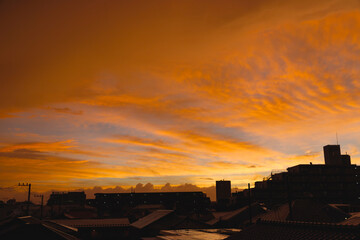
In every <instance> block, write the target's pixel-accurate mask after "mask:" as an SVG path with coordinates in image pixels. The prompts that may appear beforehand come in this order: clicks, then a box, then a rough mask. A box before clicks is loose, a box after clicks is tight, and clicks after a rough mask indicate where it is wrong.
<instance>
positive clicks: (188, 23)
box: [0, 0, 360, 194]
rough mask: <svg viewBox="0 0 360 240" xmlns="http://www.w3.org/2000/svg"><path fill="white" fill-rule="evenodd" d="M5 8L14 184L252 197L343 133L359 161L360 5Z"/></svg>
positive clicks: (1, 27)
mask: <svg viewBox="0 0 360 240" xmlns="http://www.w3.org/2000/svg"><path fill="white" fill-rule="evenodd" d="M0 6H1V7H0V33H1V34H0V46H1V47H0V48H1V55H0V83H1V88H0V169H1V172H2V174H1V176H0V185H1V187H3V188H4V189H8V188H7V187H8V186H13V185H14V184H16V183H17V182H19V181H20V182H24V181H28V182H32V183H33V186H34V189H35V191H47V190H50V189H55V188H57V189H63V190H69V189H75V188H82V189H89V188H92V187H93V186H101V187H102V188H101V189H99V188H96V189H95V188H94V189H95V190H96V191H97V190H104V189H105V188H106V189H112V190H114V189H115V187H114V186H122V187H123V188H121V187H118V188H116V189H117V190H119V191H127V189H129V188H130V187H131V186H133V187H135V188H138V189H142V190H144V191H145V190H146V191H153V190H154V189H162V190H166V189H168V190H169V191H170V190H173V189H178V190H181V189H193V190H196V189H204V188H213V185H214V182H215V180H217V179H224V178H226V179H230V180H232V183H233V185H234V186H235V187H239V188H242V187H245V186H246V185H247V183H248V182H250V183H253V182H254V181H256V180H259V179H262V178H263V177H265V176H267V175H269V174H270V172H271V171H272V170H274V169H286V168H287V167H289V166H292V165H295V164H300V163H308V162H313V163H322V162H323V159H322V152H321V150H322V146H323V145H326V144H331V143H335V142H336V133H338V136H339V143H340V144H341V145H342V149H343V152H348V153H349V154H351V156H352V162H353V163H360V158H359V156H360V154H359V151H358V149H359V144H360V140H359V139H360V138H359V135H360V126H359V122H360V114H359V109H360V99H359V97H358V96H359V94H360V83H359V79H360V68H359V62H360V5H359V1H355V0H354V1H351V0H349V1H343V0H331V1H316V2H314V1H307V0H305V1H265V0H264V1H235V0H234V1H233V0H229V1H226V2H223V1H210V2H209V1H202V0H200V1H187V0H185V1H166V2H164V1H155V2H147V1H120V2H119V1H106V2H101V1H99V2H92V3H89V2H87V1H76V2H48V3H43V2H39V1H31V2H26V1H20V2H13V1H1V3H0ZM139 182H149V183H151V184H146V185H136V184H138V183H139ZM168 182H170V183H171V184H172V185H171V186H170V185H165V186H164V184H166V183H168ZM186 183H188V184H189V185H186ZM195 185H196V186H195ZM161 186H164V187H161ZM177 186H178V187H177ZM184 186H185V187H184ZM37 188H38V189H37ZM95 190H94V191H95ZM4 191H5V190H4ZM4 191H2V192H4ZM109 191H110V190H109ZM204 191H205V190H204ZM209 191H210V190H209ZM1 194H2V193H1Z"/></svg>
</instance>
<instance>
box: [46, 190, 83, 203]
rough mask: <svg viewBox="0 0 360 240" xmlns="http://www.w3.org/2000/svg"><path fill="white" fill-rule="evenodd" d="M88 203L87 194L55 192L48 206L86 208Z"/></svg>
mask: <svg viewBox="0 0 360 240" xmlns="http://www.w3.org/2000/svg"><path fill="white" fill-rule="evenodd" d="M85 201H86V194H85V192H53V193H52V194H51V195H50V198H49V200H48V202H47V205H49V206H51V205H79V206H84V205H85Z"/></svg>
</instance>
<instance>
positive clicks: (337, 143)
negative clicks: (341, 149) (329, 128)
mask: <svg viewBox="0 0 360 240" xmlns="http://www.w3.org/2000/svg"><path fill="white" fill-rule="evenodd" d="M336 145H339V139H338V134H337V132H336Z"/></svg>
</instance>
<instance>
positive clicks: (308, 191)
mask: <svg viewBox="0 0 360 240" xmlns="http://www.w3.org/2000/svg"><path fill="white" fill-rule="evenodd" d="M324 158H325V164H300V165H297V166H293V167H289V168H288V169H287V172H281V173H277V174H272V175H271V176H270V177H268V178H266V179H264V180H263V181H260V182H255V188H254V189H253V191H252V192H253V195H254V198H255V199H256V200H261V201H268V202H270V203H277V202H285V201H287V200H289V199H290V200H291V199H301V198H314V199H319V200H323V201H325V202H329V203H358V202H359V200H360V194H359V193H360V191H359V190H360V189H359V182H360V171H359V170H360V168H359V167H357V166H356V165H351V161H350V156H349V155H341V153H340V146H339V145H327V146H325V147H324Z"/></svg>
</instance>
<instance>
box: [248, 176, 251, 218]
mask: <svg viewBox="0 0 360 240" xmlns="http://www.w3.org/2000/svg"><path fill="white" fill-rule="evenodd" d="M248 189H249V221H250V224H251V223H252V216H251V192H250V191H251V190H250V183H248Z"/></svg>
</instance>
